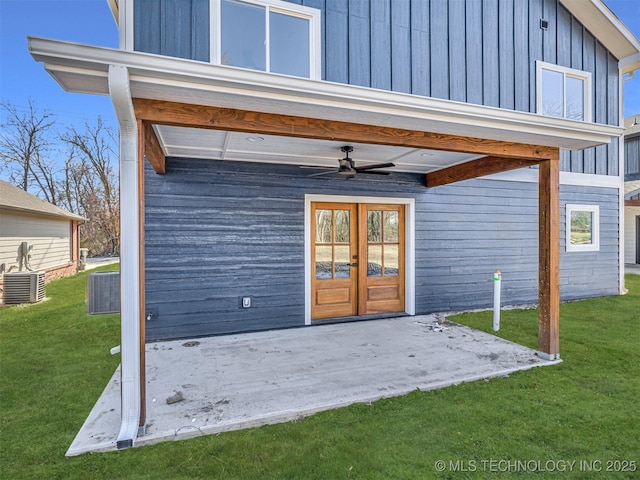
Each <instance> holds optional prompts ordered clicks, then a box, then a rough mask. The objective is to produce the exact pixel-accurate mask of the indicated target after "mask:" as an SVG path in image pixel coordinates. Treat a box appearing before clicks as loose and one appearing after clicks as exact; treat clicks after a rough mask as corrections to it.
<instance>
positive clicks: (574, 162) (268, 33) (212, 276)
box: [29, 0, 640, 447]
mask: <svg viewBox="0 0 640 480" xmlns="http://www.w3.org/2000/svg"><path fill="white" fill-rule="evenodd" d="M110 4H111V5H112V8H113V11H114V16H115V18H116V19H117V21H118V24H119V28H120V49H119V50H113V49H107V48H101V47H96V46H90V45H79V44H72V43H66V42H62V41H56V40H49V39H42V38H33V37H31V38H29V49H30V52H31V54H32V56H33V57H34V59H35V60H37V61H40V62H43V63H44V66H45V68H46V69H47V70H48V71H49V73H50V74H51V75H52V76H53V77H54V78H55V79H56V81H58V82H59V83H60V85H61V86H62V87H63V88H64V89H65V90H67V91H70V92H82V93H92V94H103V95H104V94H107V95H110V96H111V98H112V100H113V104H114V108H115V110H116V113H117V117H118V121H119V124H120V138H121V140H120V186H121V204H122V205H128V208H127V209H123V211H122V218H121V225H122V229H121V281H122V379H123V381H122V398H123V416H122V426H121V431H120V434H119V436H118V445H119V446H120V447H126V446H129V445H131V444H132V443H133V441H134V440H135V437H136V435H137V428H138V425H139V424H140V425H144V422H145V414H144V411H145V410H144V408H145V398H144V372H145V371H144V349H140V344H141V343H142V344H143V343H144V341H145V340H146V341H153V340H158V339H169V338H180V337H189V336H198V335H212V334H221V333H231V332H243V331H251V330H261V329H274V328H284V327H296V326H305V325H316V324H320V323H322V322H323V321H325V322H326V321H339V320H355V319H363V318H364V319H371V318H377V317H379V316H389V315H407V314H408V315H413V314H422V313H429V312H437V311H451V310H462V309H468V308H480V307H487V306H490V305H491V303H492V298H493V295H492V288H493V287H492V282H491V279H492V275H493V272H494V271H495V270H496V269H499V270H501V272H502V275H503V277H502V278H503V288H504V291H503V300H504V302H505V303H510V304H520V303H532V302H538V303H539V306H540V308H539V335H538V336H539V346H538V349H539V352H540V355H542V356H543V357H545V358H552V359H553V358H558V357H559V327H558V322H559V305H560V299H561V298H562V299H563V300H569V299H577V298H585V297H591V296H599V295H611V294H618V293H620V292H621V291H623V289H624V285H623V281H624V280H623V278H624V277H623V275H622V270H623V269H622V261H623V259H622V255H621V245H620V235H619V230H620V224H621V218H622V209H621V206H622V202H623V190H622V187H621V186H622V178H621V176H622V173H623V172H622V170H623V169H622V159H623V156H622V149H621V136H622V133H623V129H622V126H621V123H622V115H621V105H622V102H621V95H622V92H621V88H622V85H623V82H622V76H623V75H624V74H626V73H632V72H634V71H635V70H637V69H638V68H640V42H639V41H638V39H636V38H635V37H634V36H633V34H632V33H631V32H630V31H629V30H628V28H627V27H625V26H624V25H623V24H622V23H621V22H620V20H618V19H617V18H616V17H615V15H613V13H612V12H611V11H610V10H609V9H608V8H607V7H606V6H605V4H604V3H602V1H600V0H529V1H528V2H521V1H513V0H505V1H500V2H498V1H497V0H482V1H467V2H464V1H461V0H451V1H447V0H430V1H429V0H403V1H401V0H394V1H365V0H362V1H347V0H301V1H296V2H293V1H291V2H281V1H276V0H243V1H238V0H183V1H174V0H119V1H116V0H112V1H111V2H110ZM347 146H350V147H353V150H352V151H349V149H343V147H347ZM345 150H346V151H345ZM145 158H146V160H147V161H144V159H145ZM339 159H341V160H340V162H339ZM352 161H355V167H356V168H354V164H353V163H352ZM380 164H383V165H384V164H393V165H394V166H391V165H386V166H382V167H381V166H380ZM371 166H377V167H378V168H373V171H374V172H377V173H390V175H369V174H367V173H366V170H363V169H362V168H363V167H364V169H366V168H367V167H369V168H371ZM306 167H324V168H325V170H314V169H310V168H306ZM358 168H360V171H358ZM328 169H332V171H331V173H327V172H328ZM369 171H371V170H369ZM350 177H353V178H350ZM140 265H143V266H144V268H141V267H140ZM425 348H428V346H425Z"/></svg>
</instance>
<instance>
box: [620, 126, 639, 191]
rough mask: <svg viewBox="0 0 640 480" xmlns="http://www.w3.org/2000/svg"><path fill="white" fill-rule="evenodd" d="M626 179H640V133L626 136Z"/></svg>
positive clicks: (626, 180)
mask: <svg viewBox="0 0 640 480" xmlns="http://www.w3.org/2000/svg"><path fill="white" fill-rule="evenodd" d="M624 180H625V182H628V181H632V180H640V133H636V134H633V135H629V136H626V137H625V138H624Z"/></svg>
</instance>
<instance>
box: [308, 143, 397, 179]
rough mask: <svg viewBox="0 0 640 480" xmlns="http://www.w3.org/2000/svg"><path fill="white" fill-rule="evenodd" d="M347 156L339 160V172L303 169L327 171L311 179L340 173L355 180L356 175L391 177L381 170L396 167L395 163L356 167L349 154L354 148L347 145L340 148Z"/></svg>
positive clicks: (323, 168)
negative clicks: (380, 170)
mask: <svg viewBox="0 0 640 480" xmlns="http://www.w3.org/2000/svg"><path fill="white" fill-rule="evenodd" d="M340 150H342V151H343V152H344V154H345V157H344V158H341V159H339V160H338V162H339V165H338V170H336V169H335V168H332V169H328V167H306V166H303V167H301V168H313V169H322V170H327V171H325V172H319V173H314V174H311V175H309V176H310V177H317V176H320V175H327V174H330V173H338V174H339V175H344V176H345V177H347V178H353V177H354V176H355V175H356V173H368V174H374V175H389V173H391V172H379V171H378V169H379V168H389V167H395V164H393V163H376V164H374V165H365V166H364V167H356V164H355V162H354V161H353V159H352V158H349V154H350V153H351V152H353V147H352V146H350V145H345V146H343V147H341V148H340Z"/></svg>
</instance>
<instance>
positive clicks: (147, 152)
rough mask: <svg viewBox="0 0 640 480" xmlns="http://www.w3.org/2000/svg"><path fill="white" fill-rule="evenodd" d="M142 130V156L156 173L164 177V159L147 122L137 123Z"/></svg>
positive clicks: (165, 170) (165, 169) (154, 134)
mask: <svg viewBox="0 0 640 480" xmlns="http://www.w3.org/2000/svg"><path fill="white" fill-rule="evenodd" d="M138 124H139V125H141V127H140V128H141V130H142V142H141V143H142V148H143V150H142V156H143V158H146V159H147V160H148V161H149V163H150V164H151V166H152V167H153V169H154V170H155V171H156V173H158V174H160V175H164V174H165V173H166V172H167V165H166V158H165V156H164V152H163V151H162V147H161V146H160V142H159V141H158V137H157V136H156V132H154V131H153V126H152V125H151V124H150V123H148V122H138Z"/></svg>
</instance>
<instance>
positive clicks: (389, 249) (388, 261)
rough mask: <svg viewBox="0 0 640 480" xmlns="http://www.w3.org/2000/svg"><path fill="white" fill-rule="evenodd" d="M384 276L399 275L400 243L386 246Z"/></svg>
mask: <svg viewBox="0 0 640 480" xmlns="http://www.w3.org/2000/svg"><path fill="white" fill-rule="evenodd" d="M384 276H385V277H397V276H398V245H385V246H384Z"/></svg>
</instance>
